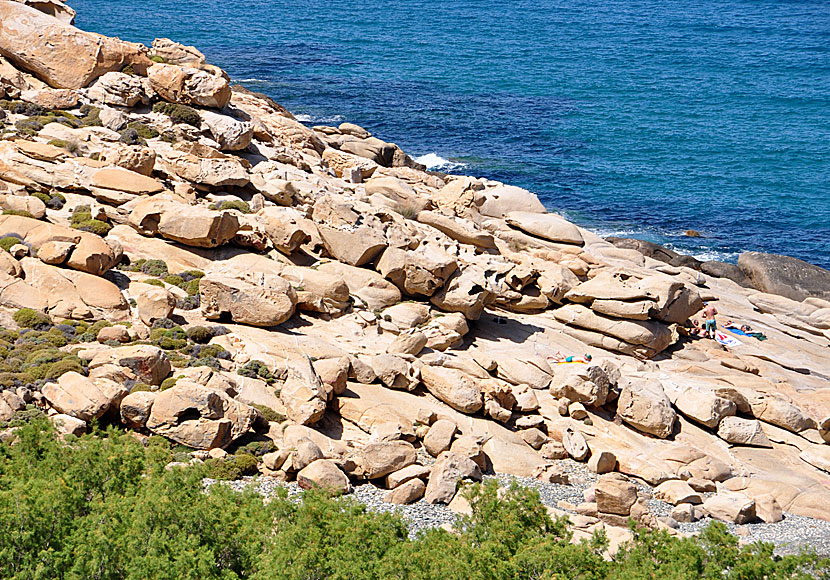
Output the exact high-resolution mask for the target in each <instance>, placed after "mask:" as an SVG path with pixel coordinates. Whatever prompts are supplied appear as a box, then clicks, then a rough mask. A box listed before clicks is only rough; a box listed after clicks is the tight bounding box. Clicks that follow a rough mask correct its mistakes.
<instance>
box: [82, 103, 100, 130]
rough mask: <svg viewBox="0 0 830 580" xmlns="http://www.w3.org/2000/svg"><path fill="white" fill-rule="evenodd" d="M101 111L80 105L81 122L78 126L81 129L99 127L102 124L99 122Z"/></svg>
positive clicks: (90, 106)
mask: <svg viewBox="0 0 830 580" xmlns="http://www.w3.org/2000/svg"><path fill="white" fill-rule="evenodd" d="M100 114H101V109H99V108H98V107H93V106H92V105H82V106H81V115H82V117H81V120H80V126H81V127H101V126H103V123H102V122H101V117H100Z"/></svg>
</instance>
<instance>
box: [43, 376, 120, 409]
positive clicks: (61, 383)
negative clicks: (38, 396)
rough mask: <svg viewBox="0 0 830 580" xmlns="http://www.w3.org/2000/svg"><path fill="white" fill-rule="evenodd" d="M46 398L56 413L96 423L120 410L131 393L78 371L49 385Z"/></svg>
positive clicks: (114, 384)
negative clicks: (110, 411) (94, 420)
mask: <svg viewBox="0 0 830 580" xmlns="http://www.w3.org/2000/svg"><path fill="white" fill-rule="evenodd" d="M42 393H43V396H44V397H46V400H47V401H49V404H50V405H52V407H54V408H55V409H57V410H58V411H60V412H61V413H64V414H66V415H71V416H73V417H76V418H78V419H81V420H82V421H87V422H89V421H92V420H93V419H98V418H99V417H101V416H103V415H104V414H105V413H106V412H107V411H109V410H110V409H111V408H113V407H117V406H118V404H119V403H120V401H121V399H123V398H124V396H126V394H127V389H125V388H124V387H123V386H121V385H118V384H117V383H115V382H113V381H109V380H107V379H98V380H93V379H89V378H87V377H85V376H83V375H80V374H78V373H76V372H74V371H70V372H68V373H65V374H63V375H61V376H60V377H59V378H58V380H57V382H55V383H46V384H45V385H44V386H43V390H42Z"/></svg>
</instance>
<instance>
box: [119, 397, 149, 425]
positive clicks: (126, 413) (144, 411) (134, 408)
mask: <svg viewBox="0 0 830 580" xmlns="http://www.w3.org/2000/svg"><path fill="white" fill-rule="evenodd" d="M156 395H157V393H155V392H152V391H136V392H134V393H130V394H129V395H127V396H126V397H124V398H123V399H122V400H121V408H120V412H121V422H122V423H124V424H125V425H127V426H128V427H132V428H133V429H143V428H144V426H145V425H146V424H147V419H149V418H150V409H152V407H153V402H154V401H155V400H156Z"/></svg>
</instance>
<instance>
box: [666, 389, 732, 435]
mask: <svg viewBox="0 0 830 580" xmlns="http://www.w3.org/2000/svg"><path fill="white" fill-rule="evenodd" d="M668 395H669V400H671V401H672V403H674V406H675V407H676V408H677V410H678V411H680V412H681V413H682V414H683V415H685V416H686V417H688V418H689V419H691V420H692V421H696V422H697V423H700V424H701V425H705V426H706V427H709V428H710V429H715V428H717V427H718V425H719V424H720V423H721V420H722V419H724V418H728V417H732V416H734V415H735V413H736V412H737V405H735V403H734V402H732V401H730V400H728V399H724V398H721V397H719V396H717V395H716V394H715V392H714V391H711V390H709V389H705V388H696V387H693V386H683V385H679V386H677V387H676V388H671V389H670V390H669V392H668Z"/></svg>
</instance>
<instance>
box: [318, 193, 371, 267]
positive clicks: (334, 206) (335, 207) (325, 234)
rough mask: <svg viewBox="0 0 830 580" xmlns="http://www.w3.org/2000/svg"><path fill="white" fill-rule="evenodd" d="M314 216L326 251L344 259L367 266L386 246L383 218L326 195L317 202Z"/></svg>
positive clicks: (349, 262) (338, 258)
mask: <svg viewBox="0 0 830 580" xmlns="http://www.w3.org/2000/svg"><path fill="white" fill-rule="evenodd" d="M312 218H313V219H314V222H315V223H316V224H317V230H318V231H319V232H320V237H321V238H322V239H323V243H324V244H325V246H326V250H327V251H328V252H329V253H330V254H331V255H332V256H334V257H335V258H336V259H337V260H339V261H341V262H345V263H347V264H350V265H352V266H363V265H364V264H366V263H367V262H370V261H371V260H373V259H374V258H375V257H376V256H377V255H378V254H379V253H380V252H381V251H382V250H383V249H384V248H385V247H386V236H385V235H384V233H383V228H382V225H381V223H380V220H378V219H377V218H374V219H373V217H372V216H366V215H359V214H358V213H357V212H355V211H354V210H353V209H352V208H351V207H349V206H348V205H347V204H344V203H340V202H335V201H334V200H332V199H331V198H328V197H323V198H321V199H320V200H318V201H317V202H316V203H315V204H314V212H313V214H312Z"/></svg>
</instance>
